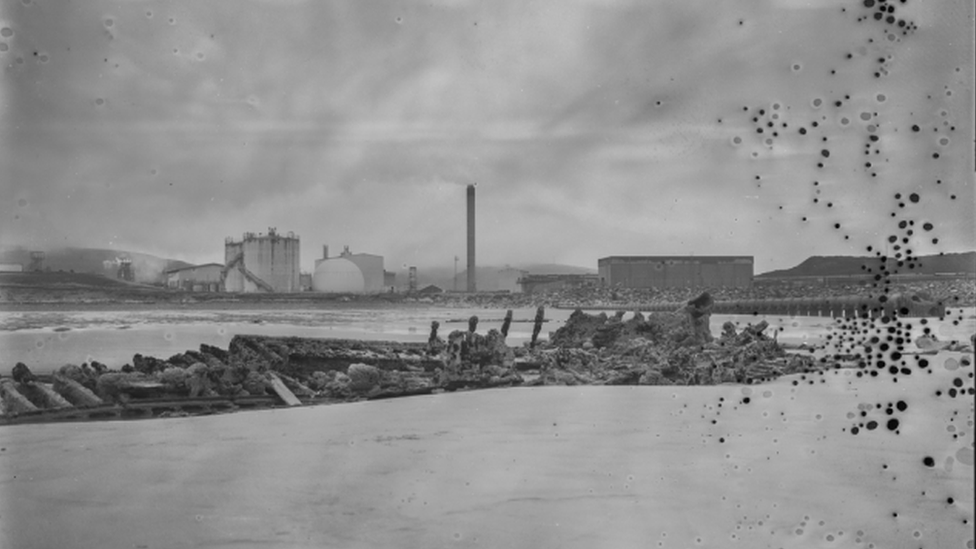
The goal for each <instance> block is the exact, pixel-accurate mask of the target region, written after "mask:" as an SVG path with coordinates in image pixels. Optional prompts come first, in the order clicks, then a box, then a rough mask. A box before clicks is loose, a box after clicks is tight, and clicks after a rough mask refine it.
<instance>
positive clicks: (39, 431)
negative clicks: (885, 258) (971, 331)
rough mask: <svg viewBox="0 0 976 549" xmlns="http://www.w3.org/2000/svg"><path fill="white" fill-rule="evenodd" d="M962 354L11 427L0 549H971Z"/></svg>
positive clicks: (4, 434) (1, 463)
mask: <svg viewBox="0 0 976 549" xmlns="http://www.w3.org/2000/svg"><path fill="white" fill-rule="evenodd" d="M959 358H961V357H960V356H959V355H958V354H953V353H942V354H941V355H939V356H938V357H937V359H936V360H934V361H933V364H935V366H934V368H933V370H932V373H931V374H924V373H923V374H922V375H914V376H908V377H902V378H900V379H899V380H898V381H897V382H893V381H892V380H891V379H890V378H887V377H884V376H882V377H877V378H870V377H867V376H865V377H862V378H858V377H857V376H856V374H855V372H854V371H853V370H835V371H831V372H828V373H826V374H823V375H815V376H812V377H808V376H788V377H784V378H781V379H779V380H776V381H775V382H771V383H768V384H764V385H754V386H732V385H723V386H713V387H644V386H641V387H539V388H516V389H504V390H488V391H477V392H467V393H454V394H441V395H431V396H424V397H415V398H407V399H397V400H392V401H378V402H363V403H354V404H343V405H334V406H319V407H310V408H301V409H291V410H271V411H260V412H244V413H238V414H232V415H225V416H212V417H196V418H178V419H165V420H150V421H130V422H102V423H76V424H51V425H24V426H8V427H5V428H3V429H0V441H2V442H0V447H2V450H0V493H2V494H3V496H2V498H0V517H2V519H0V542H2V543H0V546H2V547H75V548H88V547H91V548H96V547H98V548H104V547H134V548H163V547H255V548H257V547H283V548H284V547H473V546H482V547H733V546H741V547H784V548H785V547H863V548H871V547H877V548H881V547H940V548H942V547H946V548H956V547H958V548H972V547H973V546H974V541H973V497H974V493H973V480H974V478H973V477H974V474H973V473H974V471H973V401H972V398H971V396H962V397H961V398H950V397H949V396H948V395H947V394H946V392H945V391H946V390H947V389H948V388H950V387H952V386H953V382H954V380H955V379H957V378H958V379H960V380H962V383H963V385H964V390H965V388H971V387H973V379H972V366H961V367H960V361H959V360H958V359H959ZM950 359H954V360H955V362H952V361H950ZM957 383H958V382H957ZM936 391H942V392H941V393H940V395H941V396H936ZM899 402H901V405H899V404H898V403H899ZM878 406H880V407H878ZM889 406H890V407H892V412H891V414H888V413H886V408H888V407H889ZM902 408H904V409H902ZM862 411H863V417H862ZM891 419H897V420H898V426H897V427H896V428H895V429H894V430H890V429H889V428H888V426H889V423H888V422H889V421H890V420H891ZM870 421H877V422H878V423H879V425H878V427H877V428H874V429H871V428H870V426H868V422H870ZM858 424H861V425H862V427H861V428H860V429H859V433H858V434H856V435H854V434H852V433H851V428H852V427H853V426H856V425H858ZM926 458H931V461H928V460H926Z"/></svg>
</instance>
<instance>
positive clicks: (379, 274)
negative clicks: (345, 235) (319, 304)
mask: <svg viewBox="0 0 976 549" xmlns="http://www.w3.org/2000/svg"><path fill="white" fill-rule="evenodd" d="M390 274H393V273H388V272H387V271H385V270H383V256H381V255H373V254H362V253H359V254H354V253H352V252H350V251H349V246H345V247H344V248H343V250H342V253H341V254H339V255H338V256H337V257H329V248H328V246H323V249H322V259H316V260H315V273H314V274H313V275H312V289H313V290H315V291H316V292H326V293H356V294H375V293H380V292H383V291H386V290H388V288H387V285H386V283H387V282H388V281H390V280H391V279H390V277H389V275H390ZM395 276H396V275H395V274H394V278H393V280H395Z"/></svg>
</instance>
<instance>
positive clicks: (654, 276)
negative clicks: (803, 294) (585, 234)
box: [598, 255, 754, 289]
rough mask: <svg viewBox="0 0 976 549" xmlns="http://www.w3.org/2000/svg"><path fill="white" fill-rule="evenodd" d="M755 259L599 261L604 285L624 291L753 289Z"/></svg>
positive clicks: (629, 258)
mask: <svg viewBox="0 0 976 549" xmlns="http://www.w3.org/2000/svg"><path fill="white" fill-rule="evenodd" d="M753 262H754V261H753V257H752V256H744V255H742V256H718V255H712V256H611V257H604V258H601V259H599V260H598V267H599V276H600V283H601V284H604V285H607V286H619V287H622V288H658V289H663V288H749V287H751V286H752V273H753Z"/></svg>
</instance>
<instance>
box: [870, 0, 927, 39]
mask: <svg viewBox="0 0 976 549" xmlns="http://www.w3.org/2000/svg"><path fill="white" fill-rule="evenodd" d="M907 3H908V0H898V1H897V2H896V1H895V0H860V2H859V5H860V6H861V12H860V14H859V15H858V16H857V22H858V23H873V24H877V25H879V26H880V27H881V28H882V30H883V31H884V33H885V35H886V36H887V37H888V40H891V41H893V42H894V41H898V40H900V36H902V37H903V36H909V35H911V34H913V33H914V32H915V31H916V30H918V26H917V25H916V24H915V23H914V22H912V21H911V20H908V19H905V18H903V17H901V16H897V15H895V14H896V13H898V5H899V4H900V5H902V6H903V5H905V4H907Z"/></svg>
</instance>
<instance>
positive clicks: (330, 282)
mask: <svg viewBox="0 0 976 549" xmlns="http://www.w3.org/2000/svg"><path fill="white" fill-rule="evenodd" d="M312 289H313V290H315V291H316V292H327V293H363V292H364V291H365V290H366V279H365V278H364V277H363V272H362V271H361V270H360V269H359V267H357V266H356V264H355V263H353V262H352V261H349V260H348V259H343V258H341V257H333V258H329V259H325V260H322V261H321V262H319V264H318V266H316V267H315V274H314V275H313V276H312Z"/></svg>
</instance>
